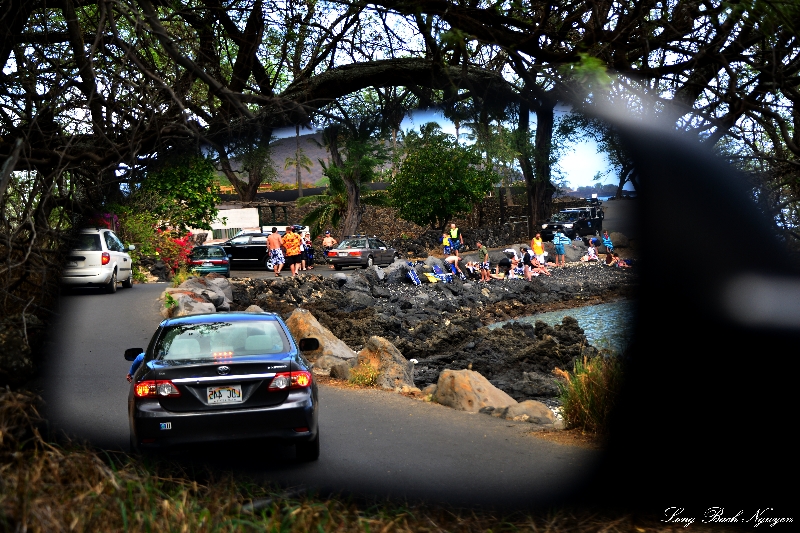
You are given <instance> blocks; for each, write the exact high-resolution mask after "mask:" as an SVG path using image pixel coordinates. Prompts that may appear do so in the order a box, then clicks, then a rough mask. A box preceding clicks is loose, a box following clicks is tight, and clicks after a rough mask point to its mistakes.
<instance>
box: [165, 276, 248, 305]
mask: <svg viewBox="0 0 800 533" xmlns="http://www.w3.org/2000/svg"><path fill="white" fill-rule="evenodd" d="M226 281H227V280H226ZM228 287H229V289H230V282H228ZM177 289H179V290H189V291H192V292H194V293H195V294H198V295H200V296H203V297H205V298H206V299H207V300H208V301H209V302H211V303H213V304H214V306H215V307H216V310H217V311H230V309H231V303H232V301H233V298H232V296H233V291H232V290H229V292H230V295H231V298H228V297H227V295H226V294H225V291H224V289H223V288H222V286H221V285H219V284H218V282H215V281H214V279H213V278H212V279H211V280H207V279H206V278H204V277H203V278H195V277H191V278H189V279H187V280H186V281H184V282H183V283H181V284H180V285H179V286H178V287H177ZM169 290H170V289H167V291H169ZM173 290H174V289H173Z"/></svg>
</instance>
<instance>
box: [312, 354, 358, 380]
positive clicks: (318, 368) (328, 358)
mask: <svg viewBox="0 0 800 533" xmlns="http://www.w3.org/2000/svg"><path fill="white" fill-rule="evenodd" d="M337 365H346V366H347V367H348V368H350V365H349V363H348V362H347V361H345V360H344V359H342V358H340V357H334V356H333V355H322V356H320V357H317V359H316V361H314V373H315V374H324V375H326V376H327V375H329V374H330V373H331V370H333V367H335V366H337ZM348 377H349V373H348Z"/></svg>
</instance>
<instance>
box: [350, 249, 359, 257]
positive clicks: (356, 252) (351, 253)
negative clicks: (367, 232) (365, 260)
mask: <svg viewBox="0 0 800 533" xmlns="http://www.w3.org/2000/svg"><path fill="white" fill-rule="evenodd" d="M347 255H355V256H358V257H361V250H354V251H352V252H348V253H347Z"/></svg>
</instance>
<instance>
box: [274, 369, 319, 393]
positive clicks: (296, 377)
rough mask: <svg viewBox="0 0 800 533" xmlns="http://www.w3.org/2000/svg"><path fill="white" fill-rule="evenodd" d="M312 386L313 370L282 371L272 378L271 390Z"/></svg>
mask: <svg viewBox="0 0 800 533" xmlns="http://www.w3.org/2000/svg"><path fill="white" fill-rule="evenodd" d="M310 386H311V372H306V371H305V370H301V371H297V372H281V373H280V374H276V375H275V377H274V378H272V383H270V384H269V389H270V390H285V389H287V388H288V389H304V388H306V387H310Z"/></svg>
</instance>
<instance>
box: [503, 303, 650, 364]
mask: <svg viewBox="0 0 800 533" xmlns="http://www.w3.org/2000/svg"><path fill="white" fill-rule="evenodd" d="M565 316H571V317H574V318H575V320H577V321H578V325H579V326H580V327H582V328H583V331H584V334H585V335H586V338H587V340H588V341H589V343H590V344H592V346H594V347H595V348H599V349H603V348H606V349H610V350H613V351H615V352H618V353H622V352H623V351H624V350H625V348H626V347H627V346H628V343H629V342H630V340H631V336H632V335H633V321H634V318H635V316H634V304H633V302H631V301H630V300H618V301H616V302H610V303H605V304H598V305H587V306H585V307H576V308H575V309H564V310H561V311H550V312H547V313H537V314H535V315H531V316H526V317H520V318H515V319H513V320H507V321H505V322H496V323H494V324H491V325H489V326H488V327H489V328H490V329H494V328H498V327H501V326H502V325H503V324H508V323H511V322H521V323H527V324H531V325H533V324H535V323H536V321H537V320H541V321H543V322H544V323H546V324H548V325H551V326H554V325H556V324H561V320H562V319H563V318H564V317H565Z"/></svg>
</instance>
